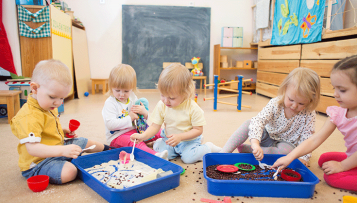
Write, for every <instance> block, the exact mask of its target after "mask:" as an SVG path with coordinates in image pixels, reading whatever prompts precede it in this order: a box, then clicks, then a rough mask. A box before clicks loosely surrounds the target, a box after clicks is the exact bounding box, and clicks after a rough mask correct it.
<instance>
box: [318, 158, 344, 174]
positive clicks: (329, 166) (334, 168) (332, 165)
mask: <svg viewBox="0 0 357 203" xmlns="http://www.w3.org/2000/svg"><path fill="white" fill-rule="evenodd" d="M321 168H322V170H324V173H325V174H327V175H331V174H334V173H340V172H343V171H344V170H343V167H342V164H341V162H338V161H328V162H325V163H323V164H322V167H321Z"/></svg>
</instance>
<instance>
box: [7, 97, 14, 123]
mask: <svg viewBox="0 0 357 203" xmlns="http://www.w3.org/2000/svg"><path fill="white" fill-rule="evenodd" d="M6 105H7V121H8V122H9V123H10V121H11V119H12V118H13V117H14V115H15V112H14V110H15V108H14V97H12V96H8V97H6Z"/></svg>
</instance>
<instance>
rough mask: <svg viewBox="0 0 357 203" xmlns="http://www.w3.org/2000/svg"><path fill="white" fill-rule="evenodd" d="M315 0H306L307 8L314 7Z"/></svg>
mask: <svg viewBox="0 0 357 203" xmlns="http://www.w3.org/2000/svg"><path fill="white" fill-rule="evenodd" d="M314 3H315V0H306V6H307V8H308V9H312V8H313V7H314Z"/></svg>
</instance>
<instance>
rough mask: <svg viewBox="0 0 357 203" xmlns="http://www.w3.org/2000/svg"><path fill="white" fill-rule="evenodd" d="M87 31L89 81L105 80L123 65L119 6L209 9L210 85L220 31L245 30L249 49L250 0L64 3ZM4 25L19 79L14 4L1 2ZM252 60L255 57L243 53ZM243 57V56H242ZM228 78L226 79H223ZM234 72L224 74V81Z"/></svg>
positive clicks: (83, 0) (77, 0)
mask: <svg viewBox="0 0 357 203" xmlns="http://www.w3.org/2000/svg"><path fill="white" fill-rule="evenodd" d="M65 2H66V3H67V4H68V6H69V7H70V8H71V9H72V11H74V15H75V16H77V17H79V19H80V20H81V21H82V22H83V24H84V26H85V27H86V32H87V39H88V49H89V50H88V52H89V60H90V61H89V62H90V69H91V77H98V78H100V77H103V78H107V77H108V75H109V72H110V70H111V69H112V68H113V67H114V66H115V65H117V64H119V63H121V61H122V34H121V32H122V19H121V18H122V10H121V9H122V5H123V4H125V5H161V6H162V5H167V6H189V4H190V2H193V3H194V6H196V7H210V8H211V39H210V76H211V78H210V81H211V82H212V81H213V45H214V44H220V42H221V28H222V27H225V26H237V27H243V28H244V44H243V46H244V47H249V46H250V45H249V44H250V42H251V41H252V9H251V6H252V1H249V0H219V1H218V0H193V1H192V0H181V1H168V0H152V1H147V0H105V4H100V1H99V0H75V1H72V0H65ZM3 22H4V25H5V28H6V30H7V34H8V39H9V42H10V46H11V49H12V52H13V56H14V63H15V67H16V70H17V72H18V73H19V74H20V75H21V60H20V47H19V39H18V27H17V17H16V6H15V1H12V0H11V1H10V0H9V1H3ZM245 55H248V56H247V57H245V56H244V58H250V59H253V60H254V56H250V54H248V53H246V54H245ZM241 56H243V55H241ZM239 74H244V75H245V77H247V78H248V77H249V78H250V77H252V76H254V75H255V74H252V75H249V74H251V72H247V73H244V72H239ZM224 75H227V76H224ZM230 75H233V76H232V77H233V79H234V75H236V73H235V72H233V71H232V72H225V73H223V76H224V77H225V78H226V79H231V78H229V76H230Z"/></svg>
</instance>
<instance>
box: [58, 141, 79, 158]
mask: <svg viewBox="0 0 357 203" xmlns="http://www.w3.org/2000/svg"><path fill="white" fill-rule="evenodd" d="M81 152H82V149H81V147H80V146H78V145H75V144H70V145H65V146H63V151H62V156H65V157H68V158H73V159H76V158H77V157H78V155H79V154H80V153H81Z"/></svg>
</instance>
